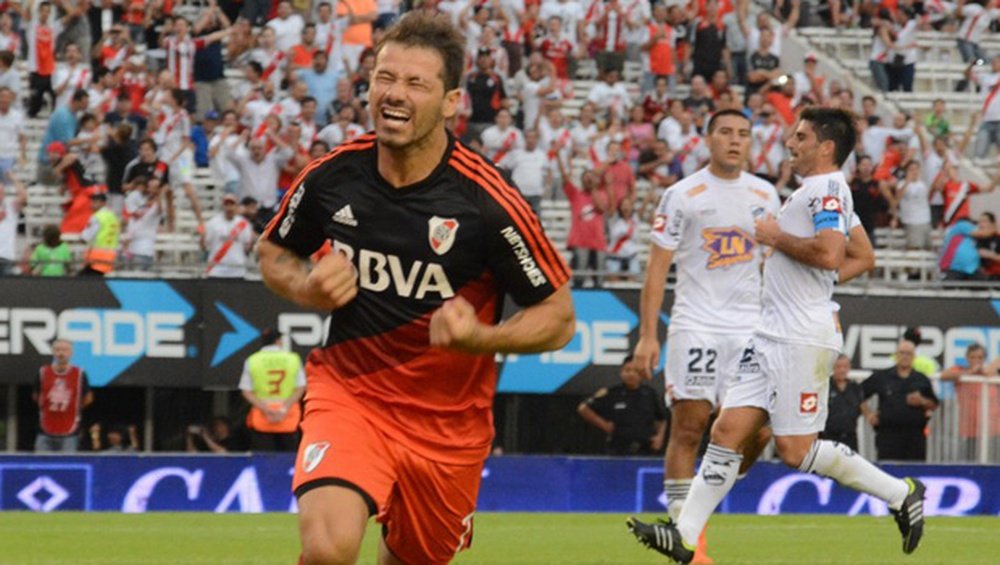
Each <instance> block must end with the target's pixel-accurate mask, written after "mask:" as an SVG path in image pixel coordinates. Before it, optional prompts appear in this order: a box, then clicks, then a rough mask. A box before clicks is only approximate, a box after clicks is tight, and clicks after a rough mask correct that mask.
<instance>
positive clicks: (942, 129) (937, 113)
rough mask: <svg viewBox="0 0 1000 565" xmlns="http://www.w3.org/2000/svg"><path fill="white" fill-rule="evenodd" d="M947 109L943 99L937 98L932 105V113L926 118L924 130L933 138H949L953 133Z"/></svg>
mask: <svg viewBox="0 0 1000 565" xmlns="http://www.w3.org/2000/svg"><path fill="white" fill-rule="evenodd" d="M946 112H947V107H946V105H945V101H944V99H943V98H935V99H934V102H933V104H932V105H931V113H930V114H927V116H926V117H925V118H924V128H925V129H926V130H927V133H929V134H930V135H931V137H933V138H935V139H936V138H937V137H939V136H945V137H947V136H948V135H949V134H950V133H951V123H949V122H948V117H947V115H946Z"/></svg>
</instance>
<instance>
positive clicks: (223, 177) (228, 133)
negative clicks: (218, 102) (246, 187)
mask: <svg viewBox="0 0 1000 565" xmlns="http://www.w3.org/2000/svg"><path fill="white" fill-rule="evenodd" d="M238 130H239V120H238V119H237V118H236V112H234V111H233V110H227V111H226V112H225V113H224V114H223V115H222V125H220V126H219V127H218V128H217V129H216V131H215V132H212V138H211V139H210V140H209V142H208V164H209V167H211V169H212V176H214V177H215V178H216V180H218V181H220V182H222V183H223V190H224V191H225V192H226V193H227V194H236V193H238V192H239V191H240V172H239V169H237V168H236V165H234V164H233V163H232V161H230V160H229V159H227V158H226V156H225V155H224V151H225V147H227V146H234V145H236V144H237V143H239V139H240V136H239V134H238V133H236V132H237V131H238Z"/></svg>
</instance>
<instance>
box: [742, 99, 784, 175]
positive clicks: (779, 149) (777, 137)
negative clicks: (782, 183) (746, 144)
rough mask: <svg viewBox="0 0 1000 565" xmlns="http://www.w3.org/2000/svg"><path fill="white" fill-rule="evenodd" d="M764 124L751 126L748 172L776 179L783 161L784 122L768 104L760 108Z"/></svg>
mask: <svg viewBox="0 0 1000 565" xmlns="http://www.w3.org/2000/svg"><path fill="white" fill-rule="evenodd" d="M760 116H761V118H763V119H764V120H765V121H764V123H761V124H757V125H755V126H753V130H752V132H751V134H750V135H751V137H752V138H753V143H752V146H751V148H750V172H752V173H755V174H759V175H765V176H766V177H769V178H771V179H777V178H778V174H779V172H780V170H781V163H782V161H784V160H785V143H784V133H785V127H784V122H783V121H782V119H781V114H779V113H778V112H776V111H775V109H774V107H773V106H771V105H770V104H765V105H764V106H763V107H762V108H761V112H760Z"/></svg>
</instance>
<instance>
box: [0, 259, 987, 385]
mask: <svg viewBox="0 0 1000 565" xmlns="http://www.w3.org/2000/svg"><path fill="white" fill-rule="evenodd" d="M835 298H836V300H837V301H838V302H840V304H841V319H842V321H843V323H844V341H845V352H846V353H847V354H848V355H850V356H851V357H852V359H853V366H854V367H855V368H860V369H881V368H885V367H888V366H891V365H892V360H891V355H892V354H893V352H894V351H895V348H896V341H897V340H898V339H899V336H900V335H901V334H902V330H903V328H905V327H908V326H920V327H921V329H922V333H923V338H924V340H925V341H926V343H924V344H923V345H921V347H920V349H919V350H918V353H920V354H923V355H929V356H931V357H934V358H936V359H937V360H938V362H939V363H941V365H942V366H950V365H953V364H955V363H957V362H959V361H960V360H962V359H963V357H964V353H965V348H966V346H967V345H968V344H969V343H970V342H972V341H978V342H980V343H982V344H984V345H985V346H986V348H987V355H988V357H989V358H993V357H995V356H997V355H998V354H1000V300H988V299H983V298H912V297H860V296H836V297H835ZM573 300H574V303H575V304H576V313H577V327H576V335H575V337H574V338H573V340H572V342H570V343H569V345H567V346H566V347H565V348H563V349H562V350H561V351H556V352H552V353H545V354H542V355H508V356H506V358H504V359H501V361H502V363H503V365H502V368H501V377H500V385H499V390H500V392H505V393H539V394H552V393H555V394H591V393H593V391H595V390H597V389H598V388H600V387H602V386H607V385H608V384H613V383H615V382H617V367H618V366H619V365H620V364H621V362H622V360H623V358H624V356H625V355H626V354H627V352H628V350H629V348H630V346H631V344H634V343H635V341H636V339H637V336H638V325H639V314H638V304H639V291H638V290H613V291H612V290H578V291H574V292H573ZM672 302H673V296H672V294H671V293H668V294H667V297H666V300H665V301H664V311H663V313H662V314H661V316H660V323H661V327H660V335H661V338H663V337H665V336H666V330H667V327H668V326H669V323H670V318H669V316H668V315H667V313H668V312H669V308H670V305H671V303H672ZM511 312H512V309H511V308H508V309H507V311H506V312H505V314H506V315H510V314H511ZM326 322H327V319H326V316H325V315H323V314H322V313H319V312H314V311H306V310H301V309H298V308H296V307H295V306H293V305H292V304H290V303H288V302H285V301H283V300H281V299H280V298H278V297H277V296H274V295H273V294H271V293H270V292H269V291H268V290H267V289H266V288H264V285H263V284H262V283H259V282H249V281H211V280H207V281H201V280H179V281H162V280H135V279H118V280H116V279H107V280H87V279H49V278H5V279H0V367H2V369H0V383H24V384H27V383H32V382H33V380H34V379H35V378H36V375H37V371H38V367H39V366H40V365H42V364H44V363H46V362H48V361H49V359H50V355H51V351H50V349H49V345H50V343H51V342H52V340H53V339H54V338H55V336H57V335H62V336H64V337H66V338H68V339H69V340H70V341H72V342H74V344H75V352H74V358H73V362H74V363H76V364H78V365H80V366H81V367H83V368H84V370H86V371H87V374H88V376H89V377H90V382H91V384H92V385H94V386H107V385H138V386H172V387H197V388H200V387H205V388H235V387H236V384H237V382H238V380H239V374H240V371H241V368H242V364H243V360H244V359H245V358H246V357H247V356H248V355H249V354H250V353H252V352H254V351H255V350H256V349H257V348H258V347H259V346H260V343H259V340H258V337H259V336H260V333H261V332H262V331H263V330H264V329H265V328H268V327H276V328H278V329H279V330H280V331H281V332H282V333H284V334H286V335H287V336H288V338H289V340H290V342H291V346H292V347H293V348H294V349H295V350H296V351H298V352H299V353H300V354H302V355H303V356H305V355H306V354H308V352H309V351H310V350H311V349H312V348H314V347H316V346H318V345H320V344H322V342H323V337H324V335H325V324H326Z"/></svg>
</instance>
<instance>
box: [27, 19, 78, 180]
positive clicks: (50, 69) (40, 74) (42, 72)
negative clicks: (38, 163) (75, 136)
mask: <svg viewBox="0 0 1000 565" xmlns="http://www.w3.org/2000/svg"><path fill="white" fill-rule="evenodd" d="M25 12H26V13H25V20H27V21H26V24H25V28H26V36H27V39H28V72H29V73H30V77H29V79H28V84H29V88H31V98H30V99H29V100H28V117H29V118H34V117H36V116H37V115H38V112H39V111H41V109H42V104H44V98H45V95H46V94H47V95H49V97H50V100H51V101H50V104H51V107H52V108H55V107H56V94H55V92H54V91H53V90H52V73H54V72H55V70H56V36H58V35H59V34H60V33H61V32H62V29H63V27H65V26H66V24H67V23H68V21H69V15H68V14H67V15H65V16H63V17H61V18H60V19H58V20H53V19H52V18H51V14H52V4H51V3H50V2H47V1H44V0H43V1H42V2H39V3H38V5H37V6H28V9H27V10H25ZM50 22H51V24H50ZM52 141H55V140H54V139H49V140H46V141H44V142H43V144H42V145H43V147H44V146H45V144H46V143H49V142H52ZM59 141H69V138H67V139H63V140H59ZM40 168H44V167H40Z"/></svg>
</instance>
